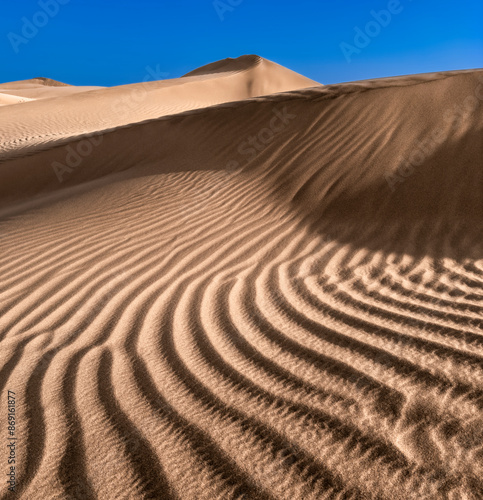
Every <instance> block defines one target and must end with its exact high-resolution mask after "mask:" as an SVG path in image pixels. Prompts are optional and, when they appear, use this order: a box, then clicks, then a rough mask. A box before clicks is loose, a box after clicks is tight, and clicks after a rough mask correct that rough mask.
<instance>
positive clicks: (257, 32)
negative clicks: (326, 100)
mask: <svg viewBox="0 0 483 500" xmlns="http://www.w3.org/2000/svg"><path fill="white" fill-rule="evenodd" d="M46 11H47V13H46ZM381 11H384V12H383V13H382V14H381ZM378 13H379V14H378ZM387 13H389V15H388V14H387ZM357 34H358V37H357V36H356V35H357ZM355 38H356V39H355ZM354 39H355V40H354ZM0 54H1V58H2V59H1V64H0V81H2V82H5V81H12V80H21V79H27V78H33V77H36V76H46V77H50V78H53V79H56V80H60V81H64V82H66V83H71V84H74V85H120V84H125V83H133V82H139V81H142V80H143V79H153V77H151V76H149V74H150V72H151V73H152V74H162V75H163V76H162V77H164V78H177V77H179V76H181V75H182V74H184V73H186V72H188V71H190V70H192V69H194V68H196V67H199V66H202V65H203V64H207V63H209V62H212V61H216V60H218V59H223V58H225V57H237V56H239V55H242V54H258V55H260V56H262V57H265V58H267V59H270V60H272V61H275V62H277V63H279V64H282V65H284V66H287V67H289V68H291V69H293V70H295V71H298V72H299V73H302V74H304V75H306V76H308V77H310V78H312V79H314V80H317V81H319V82H321V83H336V82H342V81H350V80H360V79H366V78H377V77H382V76H392V75H401V74H411V73H424V72H432V71H442V70H454V69H467V68H479V67H483V2H482V1H481V0H458V1H448V2H441V0H439V1H435V0H389V1H388V0H359V1H356V0H339V1H338V0H332V1H324V0H299V1H298V2H296V1H293V0H290V1H288V0H287V1H284V0H278V1H272V0H267V1H263V0H215V1H213V0H177V1H163V0H136V1H135V2H134V1H128V0H116V1H114V0H104V1H103V0H35V1H34V0H17V1H14V0H9V1H7V2H4V3H3V5H2V19H1V20H0ZM147 68H151V71H150V70H149V69H147Z"/></svg>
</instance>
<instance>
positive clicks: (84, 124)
mask: <svg viewBox="0 0 483 500" xmlns="http://www.w3.org/2000/svg"><path fill="white" fill-rule="evenodd" d="M482 74H483V72H482V71H461V72H449V73H438V74H431V75H417V76H407V77H399V78H388V79H379V80H373V81H364V82H353V83H347V84H340V85H331V86H321V85H319V86H316V85H315V83H314V82H311V81H310V80H307V79H305V78H304V77H302V76H300V75H296V74H293V73H292V72H290V71H289V70H286V69H285V68H281V67H280V66H278V65H275V64H274V63H271V62H269V61H266V60H263V59H261V58H257V57H256V56H243V57H241V58H238V59H236V60H224V61H219V62H217V63H213V64H211V65H208V66H205V67H203V68H200V69H199V70H196V71H194V72H192V73H189V74H188V75H186V76H185V77H182V78H180V79H178V80H168V81H165V82H152V83H149V84H139V85H138V86H136V85H134V86H125V87H119V88H113V89H101V90H94V91H88V92H85V93H82V94H77V95H72V96H69V97H62V98H56V99H46V100H44V101H43V103H40V102H39V103H21V104H14V105H12V106H8V108H10V109H11V110H13V109H14V108H15V112H14V113H13V114H12V113H11V114H10V116H14V117H15V118H16V119H17V120H18V121H15V120H13V121H11V126H10V128H9V129H8V134H7V135H6V137H7V138H8V141H9V142H8V144H7V143H4V144H2V155H3V156H2V162H1V164H0V190H1V192H0V199H1V203H2V205H1V208H0V231H1V235H2V237H1V239H0V249H1V253H0V256H1V257H0V273H1V276H2V279H1V282H0V385H1V386H2V388H3V389H4V390H12V391H15V393H16V398H17V400H18V405H17V419H18V422H20V423H21V424H22V438H21V439H22V441H21V446H19V448H18V469H17V480H18V496H19V497H20V498H22V499H23V498H25V499H30V498H106V499H115V498H132V499H137V498H139V499H141V498H167V499H171V498H173V499H175V498H178V499H194V498H196V499H207V500H208V499H209V500H212V499H229V498H233V499H235V498H236V499H240V498H249V499H257V500H258V499H267V500H268V499H287V500H293V499H304V500H305V499H313V500H319V499H336V498H357V499H375V498H378V499H388V500H389V499H390V500H393V499H401V500H402V499H404V500H406V499H417V500H419V499H427V500H433V499H460V498H466V499H472V500H476V499H478V498H480V497H481V496H482V495H483V481H482V479H481V478H482V477H483V445H482V443H483V435H482V431H481V429H482V428H483V363H482V361H483V342H482V339H483V336H482V334H483V321H482V313H483V252H482V247H481V243H482V242H481V215H482V214H483V211H482V192H483V190H482V188H483V186H482V164H481V161H482V160H481V159H482V157H483V156H482V152H483V151H482V128H483V78H482ZM312 83H314V85H312ZM134 88H137V89H138V90H139V89H143V90H146V89H147V90H146V91H147V95H148V96H149V97H148V98H146V99H145V100H144V101H142V103H141V101H140V103H139V105H138V106H135V107H133V108H132V109H131V108H129V113H127V112H125V113H117V114H116V112H114V111H112V102H114V100H115V99H117V98H118V97H119V96H121V95H123V96H126V95H130V94H129V92H131V91H132V89H134ZM0 91H1V90H0ZM267 94H269V95H267ZM113 96H114V97H113ZM49 101H50V105H51V106H52V109H57V111H58V112H57V114H56V115H51V116H50V118H47V117H45V116H44V117H42V118H40V117H39V116H37V111H38V110H40V109H46V108H42V107H38V106H47V105H48V103H49ZM59 102H61V105H62V110H63V111H62V113H61V112H60V108H55V107H56V106H57V105H59V106H60V104H58V103H59ZM34 104H35V107H32V106H33V105H34ZM103 106H104V107H103ZM27 107H30V109H31V113H32V116H31V117H30V115H29V113H28V112H27V111H25V109H27ZM110 107H111V112H110V113H106V112H105V110H107V109H109V108H110ZM77 113H78V114H77ZM2 116H3V118H2ZM5 116H6V115H0V118H1V119H2V120H3V121H2V122H1V123H0V128H1V127H3V129H4V130H5V129H7V128H8V127H7V121H6V118H5ZM74 117H78V119H74ZM29 120H30V121H29ZM29 127H34V128H33V129H32V130H30V129H29ZM20 131H21V133H20ZM61 131H62V133H61ZM16 134H17V135H16ZM86 134H94V135H92V136H90V137H89V136H86ZM2 138H3V136H2ZM89 141H91V142H89ZM88 143H89V144H90V146H91V147H89V146H87V144H88ZM4 411H5V409H4V408H3V409H1V410H0V415H3V413H1V412H4ZM5 418H6V417H5ZM0 488H3V489H2V490H0V491H1V492H2V494H3V493H5V492H6V486H5V485H4V484H2V485H1V486H0Z"/></svg>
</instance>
